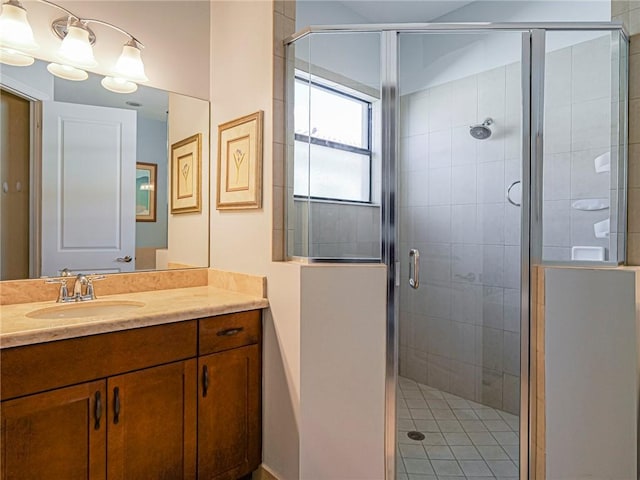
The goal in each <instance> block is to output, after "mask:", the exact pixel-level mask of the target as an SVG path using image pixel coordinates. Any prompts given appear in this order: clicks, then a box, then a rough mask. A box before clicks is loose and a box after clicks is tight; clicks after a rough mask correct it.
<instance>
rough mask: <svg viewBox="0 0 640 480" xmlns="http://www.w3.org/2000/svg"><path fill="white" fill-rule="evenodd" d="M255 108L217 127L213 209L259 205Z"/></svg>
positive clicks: (258, 118) (259, 164)
mask: <svg viewBox="0 0 640 480" xmlns="http://www.w3.org/2000/svg"><path fill="white" fill-rule="evenodd" d="M263 116H264V113H263V111H262V110H259V111H257V112H255V113H252V114H250V115H246V116H244V117H241V118H237V119H235V120H232V121H230V122H226V123H223V124H221V125H219V126H218V170H217V171H218V188H217V191H216V209H217V210H249V209H259V208H262V123H263Z"/></svg>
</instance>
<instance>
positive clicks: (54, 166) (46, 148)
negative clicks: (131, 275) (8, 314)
mask: <svg viewBox="0 0 640 480" xmlns="http://www.w3.org/2000/svg"><path fill="white" fill-rule="evenodd" d="M135 164H136V112H135V111H133V110H125V109H119V108H107V107H95V106H89V105H79V104H71V103H63V102H43V109H42V272H41V274H42V275H46V276H57V275H60V272H61V271H62V270H63V269H64V268H67V269H69V270H71V271H73V272H91V273H93V272H96V273H117V272H131V271H133V270H135V260H134V257H135V226H136V224H135V191H134V189H133V188H127V186H131V185H135ZM129 259H131V260H129Z"/></svg>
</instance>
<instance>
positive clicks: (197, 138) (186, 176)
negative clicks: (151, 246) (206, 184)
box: [171, 133, 202, 214]
mask: <svg viewBox="0 0 640 480" xmlns="http://www.w3.org/2000/svg"><path fill="white" fill-rule="evenodd" d="M201 190H202V134H201V133H196V134H195V135H192V136H190V137H188V138H185V139H184V140H180V141H179V142H176V143H174V144H172V145H171V213H172V214H181V213H197V212H201V211H202V203H201V202H202V192H201Z"/></svg>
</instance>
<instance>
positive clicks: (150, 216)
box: [136, 162, 158, 222]
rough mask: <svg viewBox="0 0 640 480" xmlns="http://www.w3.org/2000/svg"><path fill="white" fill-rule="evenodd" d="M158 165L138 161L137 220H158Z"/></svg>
mask: <svg viewBox="0 0 640 480" xmlns="http://www.w3.org/2000/svg"><path fill="white" fill-rule="evenodd" d="M157 180H158V165H156V164H155V163H144V162H136V222H155V221H156V206H157V200H156V185H157Z"/></svg>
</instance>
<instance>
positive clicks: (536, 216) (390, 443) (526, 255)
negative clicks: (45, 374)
mask: <svg viewBox="0 0 640 480" xmlns="http://www.w3.org/2000/svg"><path fill="white" fill-rule="evenodd" d="M488 31H513V32H520V33H521V34H522V46H521V53H522V55H521V62H522V63H521V65H522V66H521V75H522V201H521V212H522V213H521V243H520V251H521V255H520V257H521V295H520V296H521V302H520V306H521V308H520V321H521V324H520V332H521V333H520V336H521V349H520V432H519V441H520V462H519V471H520V472H519V475H520V479H521V480H533V479H535V478H536V468H535V466H536V465H535V453H536V452H535V449H534V444H533V442H534V440H535V439H534V436H533V434H532V427H533V426H535V425H534V422H535V414H536V412H535V403H534V401H535V398H531V397H532V393H533V392H535V390H534V389H531V388H530V385H531V381H532V373H535V372H532V371H531V364H532V361H533V360H534V359H533V355H534V354H535V351H531V331H532V330H533V327H535V325H534V323H533V322H535V319H532V318H531V287H532V285H531V266H537V265H541V263H542V185H543V182H542V180H543V177H542V175H543V127H544V80H545V74H544V66H545V57H546V51H545V36H546V32H547V31H609V32H614V31H618V32H620V33H621V35H622V38H623V39H624V40H625V41H626V42H627V44H628V42H629V35H628V33H627V31H626V30H625V28H624V26H623V25H622V24H618V23H612V22H530V23H523V22H520V23H490V22H478V23H407V24H362V25H327V26H311V27H306V28H304V29H302V30H300V31H298V32H297V33H295V34H293V35H291V36H290V37H288V38H287V39H285V41H284V44H285V45H288V44H291V43H294V42H295V41H296V40H298V39H301V38H303V37H306V36H307V35H311V34H316V33H318V34H321V33H356V32H363V33H364V32H374V33H381V48H380V53H381V100H382V157H383V161H382V205H381V217H382V218H381V220H382V228H381V236H382V243H381V261H382V262H383V263H384V264H386V265H387V282H386V292H387V312H386V315H387V328H386V333H387V335H386V337H387V342H386V376H385V479H386V480H393V479H395V475H396V470H395V463H396V389H397V377H398V347H399V342H398V339H399V336H398V334H397V333H398V318H399V305H398V301H397V299H398V298H399V288H398V287H399V285H400V283H399V282H400V281H402V280H401V279H400V263H399V260H400V257H399V255H398V252H397V248H398V246H399V243H398V233H399V232H398V227H399V225H398V219H399V215H398V202H397V199H398V193H399V191H400V188H399V184H398V175H397V164H398V162H397V160H398V158H399V155H398V124H399V122H398V104H399V95H398V67H399V56H398V36H399V34H400V33H478V32H488ZM626 88H627V89H628V83H627V84H626ZM625 98H627V101H628V95H625ZM624 128H625V132H624V134H625V138H626V135H627V132H626V121H625V125H624ZM625 148H626V142H625ZM624 203H625V204H626V200H625V202H624ZM625 210H626V208H625ZM332 261H338V262H340V263H356V262H353V261H352V260H349V259H333V260H332ZM525 439H526V440H525Z"/></svg>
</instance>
